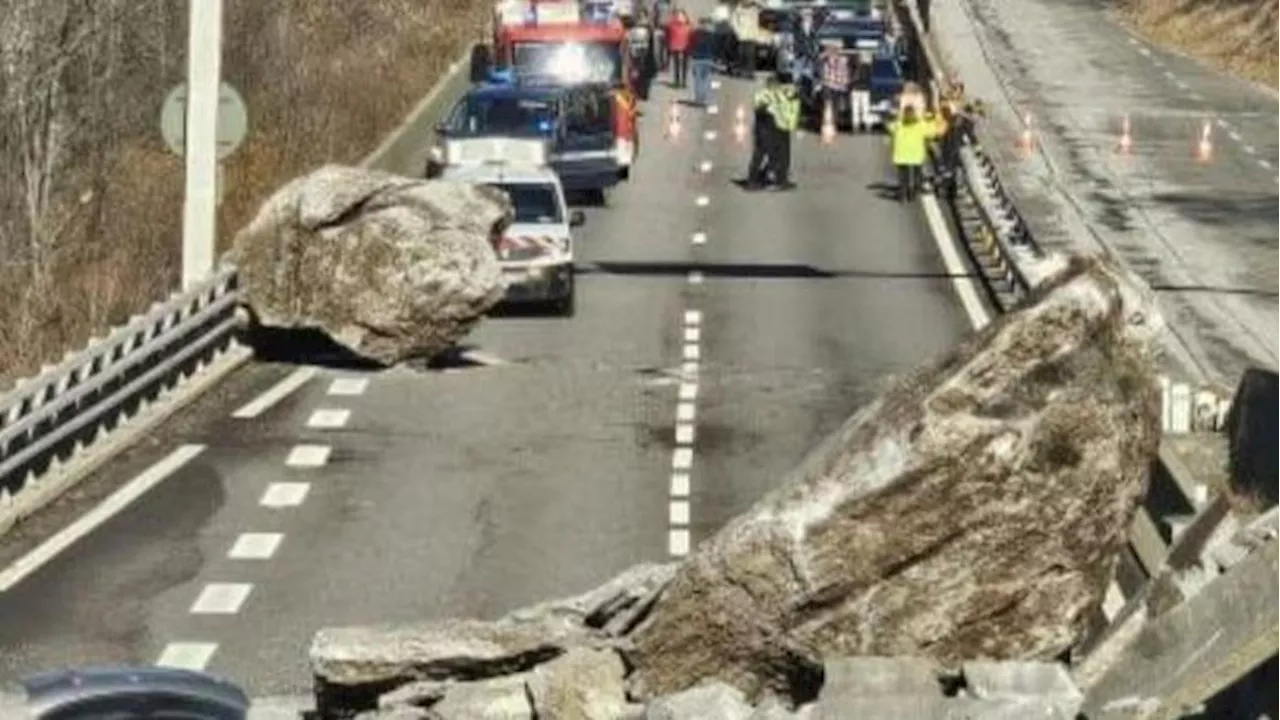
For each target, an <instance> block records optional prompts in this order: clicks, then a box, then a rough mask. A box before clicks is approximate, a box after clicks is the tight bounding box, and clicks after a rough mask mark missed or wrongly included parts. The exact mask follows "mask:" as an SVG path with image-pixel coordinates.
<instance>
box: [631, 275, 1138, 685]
mask: <svg viewBox="0 0 1280 720" xmlns="http://www.w3.org/2000/svg"><path fill="white" fill-rule="evenodd" d="M1161 328H1162V322H1161V320H1160V317H1159V315H1158V313H1157V312H1155V310H1154V306H1153V304H1152V302H1151V298H1150V296H1149V294H1148V293H1147V292H1145V291H1144V289H1143V286H1142V285H1141V284H1140V283H1138V282H1135V281H1134V279H1133V277H1132V276H1131V275H1129V274H1127V273H1125V272H1123V271H1121V270H1119V269H1118V268H1116V267H1115V266H1114V265H1111V264H1108V263H1105V262H1102V261H1097V260H1086V259H1077V260H1075V261H1073V262H1072V263H1070V264H1069V265H1068V266H1067V268H1066V269H1065V270H1064V271H1063V272H1062V273H1061V274H1059V275H1057V276H1055V277H1054V278H1053V279H1051V280H1049V281H1048V282H1047V283H1046V285H1045V286H1044V287H1042V288H1041V290H1040V292H1039V293H1038V297H1036V298H1033V299H1032V302H1031V303H1030V304H1029V305H1028V306H1026V307H1024V308H1023V309H1021V310H1019V311H1017V312H1014V313H1011V314H1009V315H1007V316H1004V317H1002V318H1000V319H998V320H997V321H996V322H995V323H994V324H993V325H992V326H991V327H989V328H988V329H986V330H985V331H983V332H981V333H980V334H978V335H976V336H974V337H972V338H970V339H969V340H967V341H965V342H964V343H962V344H961V346H960V347H958V348H957V349H956V350H955V351H954V352H953V353H952V354H951V355H950V356H948V357H945V358H943V359H941V360H940V361H939V362H937V363H935V364H934V365H933V366H931V367H926V368H924V369H922V370H920V371H918V372H916V373H914V374H912V375H910V376H908V377H904V378H902V379H901V380H899V381H898V382H897V383H896V385H895V386H894V387H892V388H891V389H890V390H888V391H887V392H886V393H884V394H883V395H882V396H881V397H880V398H879V399H878V400H876V401H875V402H873V403H871V404H870V405H869V406H867V407H866V408H864V409H863V410H862V411H860V412H859V413H858V414H857V415H856V416H854V417H853V418H851V419H850V420H849V421H848V423H847V424H846V425H845V426H844V427H843V428H841V429H840V430H839V431H837V432H836V433H835V434H834V435H833V436H832V437H830V438H828V439H827V441H825V442H824V443H823V444H822V445H821V446H820V447H819V448H817V449H816V450H815V451H814V452H813V453H812V454H811V455H810V457H809V458H808V459H807V460H806V461H805V462H804V463H803V464H802V465H801V467H800V468H798V469H797V470H796V471H795V473H794V474H793V475H792V476H791V477H790V478H788V479H787V480H786V481H785V482H784V483H782V486H781V487H780V488H778V490H776V491H775V492H773V493H772V494H770V495H769V496H767V497H765V498H764V499H762V500H761V501H760V502H759V503H758V504H757V505H756V506H755V507H754V508H753V509H751V510H750V511H748V512H747V513H745V514H743V515H742V516H739V517H738V518H736V519H735V520H734V521H732V522H731V523H730V524H729V525H728V526H727V527H725V528H724V529H723V530H722V531H721V532H720V533H719V534H718V535H716V536H715V537H714V538H712V539H711V540H710V541H708V542H707V543H705V544H704V545H703V546H702V547H701V548H700V549H699V551H698V552H697V553H696V554H695V555H693V556H692V557H691V558H690V559H689V560H688V561H687V562H685V563H684V564H683V565H682V566H681V568H680V569H679V571H678V572H677V573H676V576H675V578H674V579H673V580H672V581H671V583H670V584H669V585H668V586H667V588H666V589H665V591H664V592H663V594H662V596H661V597H660V598H659V599H658V602H657V603H656V605H655V606H654V608H653V610H652V612H651V613H650V615H649V616H648V618H647V619H646V620H645V622H644V623H643V624H642V625H641V627H640V628H638V629H637V630H636V632H635V633H634V634H633V635H632V637H631V640H632V641H633V642H634V644H635V650H634V651H633V652H631V653H630V654H629V660H630V661H631V663H632V664H633V665H634V666H635V671H634V672H633V674H632V676H631V683H632V691H633V694H635V695H637V696H640V697H645V696H653V695H660V694H666V693H671V692H676V691H679V690H682V689H684V688H687V687H691V686H692V685H694V684H696V683H698V682H700V681H703V680H706V679H710V678H715V679H719V680H722V681H724V682H727V683H730V684H732V685H734V686H735V687H738V688H739V689H741V690H743V691H744V692H745V693H746V694H747V696H748V697H749V698H755V697H756V696H757V695H758V694H760V693H761V692H762V691H765V692H769V693H780V694H786V695H789V696H791V697H793V698H796V699H803V698H805V697H806V696H808V695H809V694H810V693H811V692H812V685H813V684H814V683H815V682H816V681H817V680H816V677H817V674H818V670H819V668H820V666H821V660H822V658H823V657H825V656H830V655H841V654H844V655H919V656H924V657H929V658H934V659H938V660H942V661H948V662H955V661H959V660H963V659H969V658H992V659H1049V658H1052V657H1053V656H1055V655H1057V654H1058V653H1061V652H1062V651H1064V650H1066V649H1067V648H1069V647H1071V646H1072V645H1073V643H1075V642H1076V640H1077V638H1078V633H1079V632H1080V630H1081V629H1082V626H1083V623H1084V621H1085V618H1086V615H1087V613H1088V611H1089V610H1090V608H1091V607H1093V606H1095V605H1097V603H1099V602H1100V601H1101V598H1102V595H1103V592H1104V590H1105V587H1106V584H1107V582H1108V581H1109V579H1110V577H1111V574H1112V564H1113V562H1114V558H1115V555H1116V551H1117V550H1118V549H1119V548H1120V547H1121V546H1122V545H1123V543H1124V542H1125V533H1126V529H1127V527H1128V525H1129V521H1130V518H1131V517H1132V514H1133V512H1134V509H1135V507H1136V505H1137V503H1138V501H1139V499H1140V498H1141V497H1142V495H1143V493H1144V490H1145V485H1146V477H1147V471H1148V467H1149V463H1150V462H1151V459H1152V458H1153V457H1154V455H1155V453H1156V448H1157V445H1158V442H1159V427H1160V422H1159V421H1160V404H1159V403H1160V394H1159V389H1158V386H1157V384H1156V381H1155V377H1154V365H1153V360H1154V357H1153V355H1154V353H1153V348H1154V346H1155V343H1154V340H1155V338H1156V337H1157V336H1158V335H1159V332H1160V330H1161Z"/></svg>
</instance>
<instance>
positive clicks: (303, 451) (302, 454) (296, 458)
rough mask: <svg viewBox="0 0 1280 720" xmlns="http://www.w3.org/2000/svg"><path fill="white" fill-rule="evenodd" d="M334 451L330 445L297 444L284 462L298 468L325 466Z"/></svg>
mask: <svg viewBox="0 0 1280 720" xmlns="http://www.w3.org/2000/svg"><path fill="white" fill-rule="evenodd" d="M332 452H333V448H331V447H329V446H328V445H295V446H293V449H292V450H290V451H289V457H287V458H285V461H284V464H285V465H287V466H289V467H297V468H313V467H323V466H324V465H326V464H327V463H328V462H329V455H330V454H331V453H332Z"/></svg>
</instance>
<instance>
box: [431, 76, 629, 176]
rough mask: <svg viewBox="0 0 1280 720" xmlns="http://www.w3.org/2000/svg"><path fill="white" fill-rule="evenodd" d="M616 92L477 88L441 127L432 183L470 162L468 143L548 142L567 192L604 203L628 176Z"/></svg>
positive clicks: (521, 86) (521, 85) (500, 86)
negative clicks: (618, 140)
mask: <svg viewBox="0 0 1280 720" xmlns="http://www.w3.org/2000/svg"><path fill="white" fill-rule="evenodd" d="M611 92H612V91H611V90H610V88H609V87H608V86H607V85H605V84H599V85H574V86H562V85H536V84H525V83H519V82H517V83H490V84H485V85H480V86H477V87H475V88H472V89H471V90H470V91H469V92H468V93H467V94H466V95H465V96H463V98H462V99H461V100H459V101H458V102H457V104H456V105H455V106H454V107H453V109H452V110H451V111H450V112H449V113H448V114H447V115H446V116H445V119H444V120H443V121H442V122H441V123H440V124H439V125H437V126H436V144H435V146H434V147H433V148H432V150H431V157H430V158H429V160H428V164H427V177H438V176H439V175H440V174H441V172H442V171H443V169H444V168H445V167H448V166H450V165H456V164H458V163H459V162H463V161H465V158H462V157H458V155H459V154H460V153H464V152H465V151H466V149H467V147H468V146H469V145H468V143H466V142H463V141H468V140H474V139H478V138H484V137H510V138H517V139H532V138H542V139H543V140H545V142H546V144H547V148H548V151H547V164H548V165H549V166H550V167H551V168H552V169H553V170H554V171H555V172H556V174H557V175H558V176H559V178H560V182H561V184H562V186H563V187H564V189H565V191H568V192H585V193H588V194H591V195H594V196H596V199H597V201H603V200H604V197H605V194H606V192H607V191H608V189H610V188H612V187H614V186H615V185H617V184H618V183H619V182H620V181H621V179H622V176H623V174H624V173H623V166H622V164H621V162H620V158H619V157H618V155H619V150H618V147H617V143H616V142H615V137H614V126H613V112H614V103H613V97H612V94H611Z"/></svg>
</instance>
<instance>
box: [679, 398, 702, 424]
mask: <svg viewBox="0 0 1280 720" xmlns="http://www.w3.org/2000/svg"><path fill="white" fill-rule="evenodd" d="M697 417H698V409H697V408H696V407H695V406H694V404H693V403H691V402H682V403H680V404H679V405H676V422H678V423H691V422H693V421H694V419H696V418H697Z"/></svg>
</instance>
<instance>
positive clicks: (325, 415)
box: [307, 408, 351, 430]
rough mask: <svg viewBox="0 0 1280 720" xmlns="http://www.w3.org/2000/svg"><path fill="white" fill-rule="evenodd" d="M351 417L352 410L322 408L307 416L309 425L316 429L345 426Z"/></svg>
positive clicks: (334, 428) (332, 428) (331, 428)
mask: <svg viewBox="0 0 1280 720" xmlns="http://www.w3.org/2000/svg"><path fill="white" fill-rule="evenodd" d="M350 419H351V411H350V410H339V409H334V408H322V409H320V410H316V411H315V412H313V413H311V417H309V418H307V427H309V428H313V429H316V430H337V429H339V428H342V427H345V426H346V424H347V421H348V420H350Z"/></svg>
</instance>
